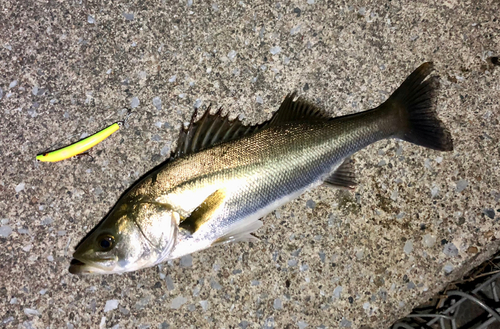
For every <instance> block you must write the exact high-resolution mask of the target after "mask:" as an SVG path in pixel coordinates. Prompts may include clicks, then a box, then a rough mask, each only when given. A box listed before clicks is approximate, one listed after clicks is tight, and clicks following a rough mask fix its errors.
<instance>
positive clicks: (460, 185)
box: [456, 179, 469, 193]
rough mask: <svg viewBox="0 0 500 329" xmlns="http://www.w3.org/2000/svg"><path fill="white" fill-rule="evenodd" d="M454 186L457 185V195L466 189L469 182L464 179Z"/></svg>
mask: <svg viewBox="0 0 500 329" xmlns="http://www.w3.org/2000/svg"><path fill="white" fill-rule="evenodd" d="M456 184H457V188H456V190H457V192H458V193H460V192H462V191H463V190H465V189H466V188H467V186H468V185H469V182H468V181H467V180H465V179H461V180H459V181H458V182H457V183H456Z"/></svg>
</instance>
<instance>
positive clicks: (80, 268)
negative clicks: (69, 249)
mask: <svg viewBox="0 0 500 329" xmlns="http://www.w3.org/2000/svg"><path fill="white" fill-rule="evenodd" d="M68 271H69V273H71V274H90V273H91V272H90V271H88V270H86V269H85V263H84V262H82V261H80V260H78V259H76V258H73V259H72V260H71V263H69V269H68Z"/></svg>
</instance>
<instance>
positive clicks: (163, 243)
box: [69, 200, 179, 274]
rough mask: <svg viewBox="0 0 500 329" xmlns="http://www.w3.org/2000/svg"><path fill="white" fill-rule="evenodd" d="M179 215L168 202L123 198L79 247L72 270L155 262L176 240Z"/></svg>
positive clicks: (103, 270)
mask: <svg viewBox="0 0 500 329" xmlns="http://www.w3.org/2000/svg"><path fill="white" fill-rule="evenodd" d="M178 222H179V215H178V214H177V213H176V212H175V211H173V210H172V209H171V208H170V207H169V206H168V205H164V204H159V203H156V202H147V201H138V202H137V200H136V201H135V202H134V201H133V200H132V201H131V200H124V201H122V202H119V203H118V204H117V205H116V206H115V208H114V209H113V210H112V211H111V213H110V214H109V215H108V216H107V217H106V218H105V219H104V220H103V221H102V222H101V223H100V224H99V225H98V226H97V227H96V228H95V229H94V230H93V232H91V233H90V234H89V235H88V236H87V237H86V238H85V239H84V240H83V241H82V242H81V243H80V244H79V245H78V246H77V248H76V250H75V253H74V254H73V260H72V261H71V264H70V267H69V272H70V273H72V274H112V273H123V272H129V271H135V270H138V269H142V268H146V267H150V266H153V265H155V264H157V263H159V262H161V261H162V260H163V259H166V258H167V257H168V255H169V254H170V252H171V251H172V249H173V247H174V245H175V242H176V240H177V232H178Z"/></svg>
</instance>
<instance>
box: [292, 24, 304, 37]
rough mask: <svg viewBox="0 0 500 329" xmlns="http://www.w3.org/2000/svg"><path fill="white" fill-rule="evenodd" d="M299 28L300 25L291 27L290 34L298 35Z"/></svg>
mask: <svg viewBox="0 0 500 329" xmlns="http://www.w3.org/2000/svg"><path fill="white" fill-rule="evenodd" d="M300 27H301V25H297V26H295V27H292V29H291V30H290V34H291V35H295V34H297V33H299V32H300Z"/></svg>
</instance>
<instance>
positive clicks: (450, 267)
mask: <svg viewBox="0 0 500 329" xmlns="http://www.w3.org/2000/svg"><path fill="white" fill-rule="evenodd" d="M443 270H444V272H445V273H446V274H449V273H451V272H452V271H453V265H451V264H446V265H445V266H444V267H443Z"/></svg>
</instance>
